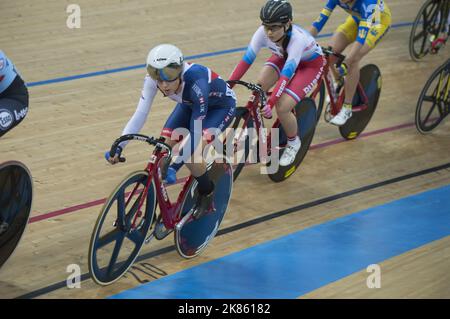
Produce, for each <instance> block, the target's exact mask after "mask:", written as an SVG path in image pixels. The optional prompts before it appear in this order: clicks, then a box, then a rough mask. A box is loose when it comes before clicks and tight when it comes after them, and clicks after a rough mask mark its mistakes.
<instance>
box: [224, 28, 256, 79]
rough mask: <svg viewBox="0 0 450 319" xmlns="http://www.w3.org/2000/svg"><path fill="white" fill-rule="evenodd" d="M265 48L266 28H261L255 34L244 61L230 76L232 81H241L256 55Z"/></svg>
mask: <svg viewBox="0 0 450 319" xmlns="http://www.w3.org/2000/svg"><path fill="white" fill-rule="evenodd" d="M263 46H264V28H263V27H262V26H261V27H259V28H258V30H256V32H255V34H254V35H253V37H252V40H251V41H250V44H249V45H248V47H247V51H246V52H245V54H244V56H243V57H242V60H241V61H240V62H239V63H238V65H237V66H236V67H235V68H234V70H233V72H232V73H231V75H230V78H229V79H230V80H240V79H241V78H242V77H243V76H244V74H245V73H246V72H247V70H248V69H249V68H250V66H251V65H252V64H253V62H254V61H255V59H256V55H257V54H258V52H259V51H260V50H261V48H262V47H263Z"/></svg>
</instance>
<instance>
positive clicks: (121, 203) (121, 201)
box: [117, 187, 125, 227]
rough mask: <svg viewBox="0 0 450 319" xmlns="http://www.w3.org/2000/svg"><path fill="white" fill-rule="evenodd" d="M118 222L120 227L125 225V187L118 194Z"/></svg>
mask: <svg viewBox="0 0 450 319" xmlns="http://www.w3.org/2000/svg"><path fill="white" fill-rule="evenodd" d="M117 224H118V226H119V227H121V226H124V225H125V187H122V188H121V189H120V190H119V192H118V194H117Z"/></svg>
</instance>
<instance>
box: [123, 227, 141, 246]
mask: <svg viewBox="0 0 450 319" xmlns="http://www.w3.org/2000/svg"><path fill="white" fill-rule="evenodd" d="M143 237H144V235H143V234H142V233H141V232H140V231H139V230H133V231H132V232H131V234H128V236H127V238H128V239H129V240H131V241H132V242H133V243H135V244H136V245H138V244H139V243H140V242H142V240H143Z"/></svg>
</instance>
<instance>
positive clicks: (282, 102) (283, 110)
mask: <svg viewBox="0 0 450 319" xmlns="http://www.w3.org/2000/svg"><path fill="white" fill-rule="evenodd" d="M296 104H297V102H296V101H295V100H294V99H293V98H292V97H291V96H290V95H288V94H282V95H281V97H280V99H279V100H278V102H277V104H276V109H277V114H278V118H279V119H280V122H281V125H282V126H283V129H284V131H285V132H286V135H287V136H296V135H297V130H298V128H297V119H296V117H295V115H294V113H292V109H293V108H294V106H295V105H296Z"/></svg>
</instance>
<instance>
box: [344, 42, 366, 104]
mask: <svg viewBox="0 0 450 319" xmlns="http://www.w3.org/2000/svg"><path fill="white" fill-rule="evenodd" d="M371 49H372V48H371V47H370V46H368V45H367V44H366V43H365V44H364V45H363V46H362V47H361V45H360V44H359V43H356V42H355V43H354V44H353V45H352V48H351V50H350V53H349V54H348V55H347V57H350V58H347V59H346V64H347V68H348V70H347V72H348V74H347V77H346V78H345V86H344V88H345V100H344V103H346V104H352V101H353V96H354V95H355V92H356V88H357V86H358V82H359V63H360V61H361V60H362V58H363V57H364V56H365V55H367V53H369V52H370V50H371ZM355 52H356V53H355Z"/></svg>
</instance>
